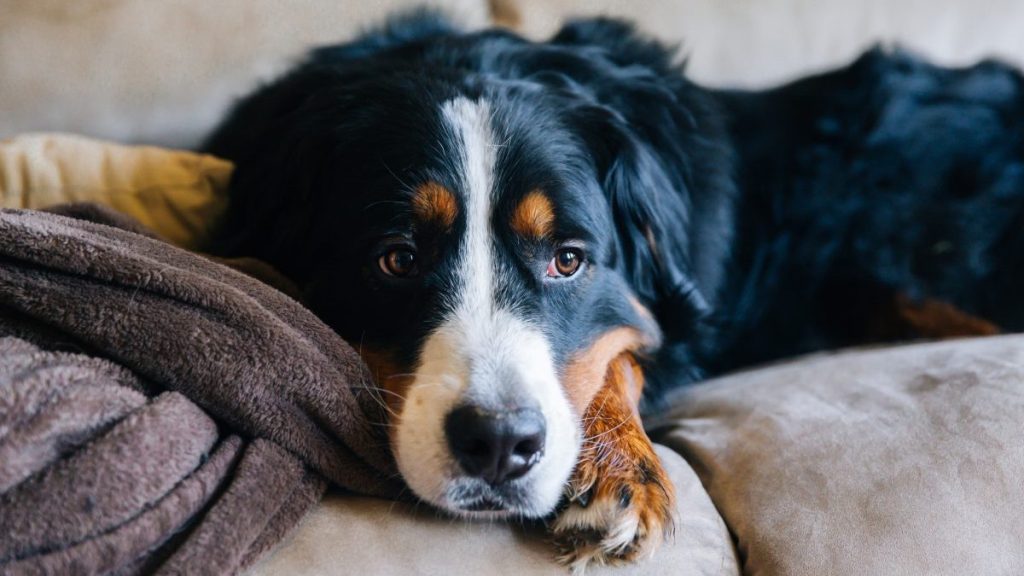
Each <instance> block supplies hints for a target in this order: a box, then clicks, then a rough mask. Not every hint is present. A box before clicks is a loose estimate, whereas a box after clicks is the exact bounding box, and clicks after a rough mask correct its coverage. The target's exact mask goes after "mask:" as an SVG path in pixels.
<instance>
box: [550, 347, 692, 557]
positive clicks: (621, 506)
mask: <svg viewBox="0 0 1024 576" xmlns="http://www.w3.org/2000/svg"><path fill="white" fill-rule="evenodd" d="M642 388H643V373H642V371H641V369H640V366H639V365H638V364H637V362H636V360H635V359H634V357H633V355H631V354H628V353H627V354H621V355H619V356H618V357H616V358H615V359H614V360H613V361H612V362H611V363H610V364H609V365H608V371H607V374H606V375H605V377H604V378H603V386H602V387H601V388H600V390H599V391H598V392H597V395H596V396H595V397H594V398H593V401H592V402H591V403H590V405H589V406H588V407H587V410H586V412H585V413H584V415H583V424H584V442H583V448H582V452H581V455H580V459H579V463H578V464H577V467H576V470H575V472H574V473H573V476H572V478H571V480H570V485H569V489H568V490H569V505H568V506H569V508H568V509H567V510H566V511H564V512H563V513H562V516H561V517H560V518H559V519H558V520H556V524H555V536H556V542H557V544H558V545H559V546H560V548H561V550H562V552H563V560H565V561H567V562H569V563H578V562H583V563H588V562H592V561H595V560H596V561H597V562H617V561H629V560H633V559H636V558H637V557H639V556H640V555H643V554H644V553H646V552H649V551H651V550H652V549H653V548H654V547H655V546H656V545H657V544H658V543H659V542H660V541H661V540H662V539H663V538H664V537H665V536H666V535H667V533H669V532H670V531H671V530H672V526H673V525H672V520H673V511H674V510H675V503H674V501H675V495H674V490H673V487H672V483H671V482H670V481H669V479H668V476H667V475H666V473H665V471H664V469H663V468H662V466H661V461H660V460H659V459H658V455H657V454H656V453H655V452H654V447H653V445H652V444H651V441H650V439H649V438H648V437H647V434H646V433H645V432H644V429H643V425H642V424H641V421H640V415H639V412H638V410H637V405H638V402H639V399H640V394H641V392H642ZM574 508H575V511H574ZM587 510H594V511H595V514H597V515H599V517H600V518H601V519H602V520H601V521H600V522H598V523H597V525H596V526H594V529H593V530H587V529H586V528H587V527H586V526H580V520H581V519H583V518H587V517H588V516H587V512H586V511H587ZM568 513H572V514H573V515H574V518H575V520H574V519H573V518H566V514H568ZM609 516H611V517H610V518H609ZM594 517H598V516H590V518H594ZM634 517H635V518H636V521H637V524H638V525H637V530H636V533H635V535H634V537H633V538H632V540H631V541H629V542H626V543H624V544H621V545H619V546H609V544H608V537H609V536H610V534H608V533H606V532H605V533H603V532H602V531H601V529H602V528H603V529H604V530H606V531H607V530H611V529H614V527H615V526H616V525H618V524H619V521H620V520H622V521H627V522H631V521H632V518H634Z"/></svg>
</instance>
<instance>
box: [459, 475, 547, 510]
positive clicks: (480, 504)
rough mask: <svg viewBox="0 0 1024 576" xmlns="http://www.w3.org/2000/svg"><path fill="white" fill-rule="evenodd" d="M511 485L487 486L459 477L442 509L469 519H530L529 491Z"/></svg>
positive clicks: (518, 485) (513, 484)
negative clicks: (527, 517)
mask: <svg viewBox="0 0 1024 576" xmlns="http://www.w3.org/2000/svg"><path fill="white" fill-rule="evenodd" d="M520 484H521V482H512V483H509V484H505V485H501V486H490V485H487V484H485V483H483V482H480V481H479V480H477V479H474V478H466V477H462V478H459V479H456V480H455V481H453V482H452V484H451V485H450V486H449V488H448V490H447V498H446V502H445V506H443V507H444V508H447V509H448V510H449V511H450V512H453V513H455V514H458V515H461V516H466V517H470V518H477V517H479V518H497V517H513V516H531V515H534V514H535V510H534V506H533V505H532V504H531V499H530V498H529V497H528V492H529V488H528V486H526V485H520Z"/></svg>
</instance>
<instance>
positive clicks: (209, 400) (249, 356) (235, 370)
mask: <svg viewBox="0 0 1024 576" xmlns="http://www.w3.org/2000/svg"><path fill="white" fill-rule="evenodd" d="M60 211H61V212H63V213H66V214H76V215H78V216H80V217H89V218H91V219H93V220H95V221H98V222H103V223H104V224H98V223H93V222H85V221H81V220H73V219H71V218H67V217H63V216H58V215H54V214H46V213H41V212H31V211H14V210H3V211H0V252H2V254H0V262H2V265H0V400H2V402H0V404H2V407H3V409H2V410H0V525H2V526H3V527H4V529H3V531H2V533H0V572H3V573H5V574H6V573H14V574H18V573H80V574H93V573H96V574H99V573H111V572H116V573H150V572H154V571H161V572H162V573H170V574H185V573H188V574H192V573H217V574H230V573H235V572H238V571H240V570H242V569H244V568H245V567H246V566H248V565H250V564H251V563H252V562H253V561H254V560H255V559H256V558H258V557H259V555H260V554H262V553H263V552H265V551H266V550H268V549H269V548H270V547H271V546H273V545H274V544H275V543H276V542H277V541H279V540H280V539H281V538H282V537H283V536H284V534H285V533H286V532H287V531H288V530H289V529H290V528H291V527H293V526H294V525H295V523H296V522H298V520H299V518H301V517H302V515H303V514H304V513H305V512H306V511H307V510H308V509H309V508H310V507H311V506H312V505H313V504H315V503H316V502H317V501H318V500H319V498H320V496H321V495H322V494H323V491H324V489H325V488H326V482H325V479H329V480H330V481H332V482H333V483H335V484H337V485H339V486H342V487H345V488H348V489H351V490H355V491H359V492H363V493H368V494H376V495H387V496H397V495H398V494H399V493H400V491H401V490H402V487H401V485H400V483H399V482H396V481H394V480H393V477H394V470H393V464H392V463H391V459H390V454H389V452H388V450H387V448H386V439H382V438H381V437H380V436H381V434H380V428H379V426H378V425H377V424H379V423H380V422H381V420H382V418H383V417H382V415H381V406H380V404H381V403H382V401H381V400H380V399H379V397H377V395H376V392H375V391H374V390H373V389H372V387H371V386H372V385H371V384H370V382H369V378H368V374H367V373H366V370H365V367H364V366H363V364H362V362H361V361H360V360H359V358H358V356H357V355H356V354H355V352H354V351H353V350H352V349H351V348H349V347H348V346H346V345H345V344H344V342H342V341H341V340H340V339H339V338H338V337H337V336H336V335H335V334H334V333H333V332H331V331H330V329H329V328H327V327H326V326H324V325H323V324H322V323H320V322H319V321H318V320H317V319H316V318H315V317H314V316H313V315H312V314H310V313H309V312H308V311H306V310H305V309H303V308H302V307H301V306H300V305H299V304H297V303H296V302H294V301H293V300H291V299H290V298H288V297H286V296H284V295H283V294H281V293H279V292H277V291H275V290H274V289H272V288H270V287H268V286H266V285H264V284H262V283H261V282H259V281H257V280H254V279H253V278H250V277H248V276H245V275H243V274H240V273H238V272H236V271H234V270H231V269H229V268H227V267H225V266H222V265H220V264H218V263H215V262H211V261H209V260H207V259H205V258H202V257H200V256H197V255H195V254H190V253H188V252H185V251H182V250H179V249H177V248H174V247H172V246H170V245H168V244H165V243H163V242H160V241H158V240H156V239H153V238H149V237H146V236H142V235H139V234H136V233H133V232H130V231H127V230H121V229H117V228H114V227H112V226H110V225H117V224H122V223H124V219H123V217H119V216H117V215H113V214H111V213H110V212H109V211H106V210H103V209H98V208H96V207H86V206H81V205H79V206H73V207H66V208H63V209H61V210H60ZM108 224H109V225H108ZM126 227H127V228H131V229H136V228H138V225H137V224H126Z"/></svg>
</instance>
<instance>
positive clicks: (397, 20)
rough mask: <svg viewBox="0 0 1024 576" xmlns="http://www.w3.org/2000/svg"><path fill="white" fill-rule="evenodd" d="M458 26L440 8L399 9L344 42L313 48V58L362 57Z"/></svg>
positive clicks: (341, 59)
mask: <svg viewBox="0 0 1024 576" xmlns="http://www.w3.org/2000/svg"><path fill="white" fill-rule="evenodd" d="M459 31H460V30H459V29H458V28H457V27H456V26H455V25H454V24H452V22H451V21H450V20H449V19H448V18H447V17H446V16H445V15H444V14H443V13H441V12H438V11H437V10H436V9H431V8H427V7H421V8H414V9H412V10H410V11H407V12H400V13H398V14H397V15H395V16H392V17H391V18H389V19H388V20H387V21H386V22H385V23H384V24H383V25H381V26H379V27H377V28H372V29H370V30H368V31H366V32H365V33H363V34H362V35H360V36H359V37H358V38H356V39H355V40H353V41H351V42H348V43H346V44H335V45H331V46H326V47H324V48H320V49H317V50H314V51H313V52H312V54H311V60H312V61H314V62H320V63H324V62H327V63H329V62H339V61H343V60H356V59H359V58H366V57H367V56H372V55H374V54H377V53H378V52H381V51H383V50H387V49H389V48H395V47H398V46H404V45H406V44H410V43H413V42H421V41H425V40H429V39H431V38H436V37H438V36H447V35H451V34H455V33H458V32H459Z"/></svg>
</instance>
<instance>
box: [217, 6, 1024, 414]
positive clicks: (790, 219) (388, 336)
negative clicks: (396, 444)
mask: <svg viewBox="0 0 1024 576" xmlns="http://www.w3.org/2000/svg"><path fill="white" fill-rule="evenodd" d="M456 95H466V96H468V97H471V98H476V97H480V96H484V97H486V98H487V99H488V100H489V101H490V102H492V103H494V106H495V108H496V109H495V111H494V112H495V116H496V118H498V119H499V120H500V122H499V124H500V126H501V128H500V131H501V132H502V133H501V134H499V139H500V140H502V141H503V142H504V143H505V146H504V147H503V148H502V150H501V152H500V156H499V182H500V183H501V186H502V187H503V190H502V200H501V201H502V202H503V204H502V205H501V206H505V209H508V207H510V206H512V205H514V200H515V198H518V197H520V196H521V195H522V194H523V193H525V192H526V191H528V190H530V189H531V188H532V187H536V186H543V187H544V189H545V190H546V191H549V192H550V193H551V194H552V195H553V196H554V197H555V199H556V202H557V204H558V206H559V207H560V208H562V210H563V211H565V210H568V211H570V213H571V214H572V215H573V218H572V219H571V221H567V222H566V221H562V220H560V221H559V224H558V225H559V227H560V228H559V235H560V236H564V237H573V236H581V237H585V238H586V239H587V240H588V242H589V243H590V244H591V245H592V246H593V250H592V253H591V254H588V258H592V259H593V261H594V264H595V268H599V270H598V271H596V272H594V273H593V274H592V275H591V276H589V277H588V280H587V282H579V283H576V284H574V285H572V286H569V285H566V287H565V288H564V289H560V290H558V291H554V292H552V291H541V290H540V288H539V287H538V285H537V282H536V278H533V277H532V276H531V272H530V271H529V268H530V266H529V265H528V264H526V265H522V261H523V260H522V258H520V257H519V256H517V255H516V254H512V253H511V252H515V251H517V250H518V249H512V248H510V249H509V250H510V253H508V254H504V256H505V257H506V258H507V261H508V262H510V263H519V264H509V265H510V266H512V267H513V268H515V267H516V266H520V267H521V268H522V269H518V268H517V269H516V273H517V274H518V278H519V281H518V283H516V284H515V285H514V286H511V285H510V287H507V293H506V294H504V297H505V298H507V299H508V300H509V301H510V303H512V304H514V305H516V306H518V307H521V308H524V309H526V310H528V312H529V313H530V314H533V315H535V316H536V317H537V318H543V319H544V320H545V322H546V323H547V329H548V330H549V334H550V335H551V338H552V339H553V340H554V341H555V342H556V346H555V348H556V353H557V354H560V355H563V356H565V355H569V354H571V352H572V351H573V350H575V349H577V348H579V347H580V346H582V345H583V344H584V343H586V342H588V341H590V340H592V339H593V337H594V336H595V335H596V334H599V333H600V332H602V331H604V330H607V329H608V328H610V327H613V326H616V325H637V326H640V325H642V324H643V319H642V318H638V317H637V316H636V314H635V312H634V311H633V310H632V309H631V308H630V307H629V306H628V303H627V300H626V299H625V296H628V295H629V294H634V295H636V296H637V297H638V298H639V299H640V301H641V302H643V303H644V304H645V305H646V306H647V307H649V308H650V309H651V310H652V311H653V312H654V315H655V317H656V318H657V321H658V324H659V325H660V330H661V332H662V333H663V336H664V339H663V345H662V346H661V348H660V350H659V351H658V352H657V354H656V356H655V357H654V358H652V359H651V360H650V362H649V365H648V366H647V368H648V373H649V377H650V379H651V381H652V384H653V385H652V386H649V390H652V391H654V393H655V394H657V393H658V392H659V391H660V390H662V389H663V388H664V387H665V386H666V385H668V384H678V383H684V382H689V381H693V380H694V379H697V378H700V377H703V376H705V375H707V374H709V373H717V372H721V371H725V370H731V369H734V368H737V367H740V366H745V365H748V364H750V363H753V362H762V361H766V360H771V359H775V358H780V357H784V356H788V355H793V354H797V353H801V352H807V351H812V350H819V349H823V348H832V347H837V346H845V345H850V344H857V343H861V342H863V341H864V340H865V339H866V338H867V337H868V336H866V333H865V330H864V328H863V326H862V324H863V318H864V317H865V315H868V314H870V312H871V310H872V309H873V307H875V306H877V305H879V303H880V302H881V301H882V300H883V299H884V298H886V297H887V296H888V295H889V294H890V293H894V292H901V293H906V294H909V295H910V296H911V297H934V298H939V299H942V300H947V301H949V302H951V303H953V304H955V305H957V306H959V307H961V308H963V309H964V310H966V311H968V312H971V313H975V314H977V315H980V316H983V317H986V318H989V319H991V320H992V321H994V322H995V323H997V324H999V325H1000V326H1002V327H1004V328H1006V329H1008V330H1018V329H1020V328H1022V327H1024V306H1022V305H1021V304H1019V297H1018V293H1019V292H1020V291H1021V289H1022V288H1024V282H1022V280H1024V272H1021V270H1022V269H1024V268H1022V265H1024V262H1022V259H1024V217H1022V215H1024V141H1022V140H1024V86H1022V81H1021V76H1020V75H1019V74H1018V73H1017V72H1016V71H1015V70H1012V69H1010V68H1009V67H1007V66H1004V65H1000V64H997V63H992V62H986V63H982V64H980V65H978V66H976V67H973V68H969V69H963V70H947V69H941V68H937V67H934V66H931V65H929V64H927V63H925V62H923V61H921V60H920V59H917V58H915V57H913V56H910V55H907V54H901V53H895V54H890V53H885V52H882V51H877V50H876V51H873V52H870V53H868V54H866V55H865V56H864V57H862V58H861V59H860V60H858V61H857V62H856V63H854V64H853V65H852V66H850V67H848V68H845V69H842V70H838V71H835V72H832V73H829V74H825V75H823V76H819V77H815V78H809V79H806V80H802V81H799V82H796V83H794V84H791V85H788V86H784V87H781V88H778V89H775V90H770V91H765V92H732V91H717V92H716V91H709V90H704V89H701V88H699V87H697V86H695V85H693V84H692V83H690V82H689V81H688V80H686V79H685V77H684V75H683V71H682V69H681V67H680V66H677V65H676V64H674V63H673V54H672V52H671V51H669V50H667V49H666V48H664V47H663V46H661V45H659V44H657V43H654V42H651V41H649V40H646V39H644V38H642V37H639V36H638V35H636V34H635V33H634V32H633V30H632V29H631V28H630V27H629V26H628V25H626V24H623V23H620V22H616V21H611V20H602V19H598V20H587V21H581V22H574V23H570V24H568V25H567V26H565V27H564V28H563V29H562V30H561V31H560V32H559V33H558V34H557V35H556V36H555V37H553V38H552V39H551V40H550V41H548V42H544V43H531V42H528V41H525V40H523V39H521V38H519V37H517V36H515V35H513V34H510V33H508V32H502V31H486V32H480V33H463V32H459V31H457V30H455V29H453V28H452V27H451V26H450V25H449V24H447V23H445V22H444V21H443V19H439V18H438V17H436V16H434V15H430V14H423V13H421V14H417V15H414V16H412V17H407V18H404V19H398V20H395V21H392V22H391V23H389V24H388V25H387V26H386V27H384V28H382V29H381V30H378V31H375V32H371V33H369V34H367V35H366V36H364V37H363V38H361V39H359V40H356V41H354V42H351V43H348V44H343V45H340V46H332V47H329V48H323V49H320V50H317V51H315V52H314V53H313V54H312V55H311V56H310V58H309V59H308V60H307V61H306V62H305V63H304V64H302V65H301V66H299V67H298V68H297V69H296V70H294V71H292V72H291V73H289V74H288V75H287V76H285V77H284V78H282V79H280V80H278V81H276V82H274V83H273V84H271V85H270V86H268V87H266V88H264V89H262V90H260V91H258V92H257V93H256V94H255V95H253V96H252V97H250V98H248V99H246V100H244V101H243V102H242V103H241V104H240V105H239V107H238V108H237V109H236V110H235V111H234V112H233V113H232V114H231V116H230V117H229V118H228V120H227V121H226V122H225V124H224V125H223V126H221V128H220V129H219V130H218V131H217V132H216V133H215V134H214V135H213V136H212V138H211V139H210V141H209V143H208V145H207V150H208V151H210V152H212V153H214V154H218V155H221V156H224V157H226V158H229V159H231V160H233V161H235V162H236V163H237V172H236V175H235V178H234V180H233V182H232V191H231V194H232V196H231V209H230V210H229V212H228V215H227V218H226V220H225V223H224V226H223V228H222V234H221V236H220V238H219V239H218V241H217V243H216V245H215V246H214V247H213V248H214V249H215V250H216V251H218V252H225V253H229V254H244V255H247V256H256V257H260V258H263V259H266V260H268V261H269V262H270V263H272V264H274V265H275V266H277V267H279V268H280V269H281V270H282V271H284V272H285V273H286V274H288V275H289V276H291V277H292V278H293V279H295V280H296V281H298V282H299V283H301V284H303V285H305V286H307V287H308V290H309V294H310V305H311V306H312V307H313V309H314V310H315V311H316V312H318V313H319V314H321V316H323V317H324V318H325V319H326V320H327V321H328V322H329V323H330V324H331V325H332V326H334V327H335V329H337V330H338V331H339V332H340V333H341V334H342V335H343V336H345V337H347V338H349V339H350V340H353V341H354V342H358V341H362V340H363V339H368V340H370V341H375V342H376V343H378V344H384V345H389V346H397V347H399V348H401V349H402V350H405V351H406V352H405V353H406V355H407V356H408V358H407V359H408V360H412V359H413V358H412V357H411V356H412V355H414V354H415V349H416V345H417V343H418V342H420V341H421V340H422V337H423V334H425V333H426V331H428V330H429V329H430V328H431V327H432V326H433V325H435V324H436V321H437V313H438V312H437V311H438V310H439V309H440V308H443V306H444V302H443V293H444V291H445V288H446V285H447V284H446V283H448V282H450V281H451V276H450V274H455V273H457V271H451V270H449V271H447V272H442V271H443V270H444V266H445V262H442V261H438V262H435V263H433V264H434V268H435V269H436V270H437V272H435V273H432V274H431V275H430V276H429V278H426V279H424V280H423V282H422V283H421V284H419V285H418V286H417V287H416V288H415V289H410V288H408V287H404V288H395V287H393V286H386V285H383V284H382V281H381V280H380V279H379V278H375V277H373V275H372V273H370V272H368V271H367V268H368V265H367V262H372V257H373V255H374V254H375V252H374V246H373V238H376V237H379V236H380V235H381V234H383V233H386V232H387V231H388V230H389V229H390V228H394V227H395V226H398V223H399V221H401V220H402V219H403V218H406V217H407V215H404V216H403V213H402V211H401V209H396V208H395V206H401V205H402V202H403V201H404V200H405V199H407V194H408V189H409V187H410V186H411V185H414V184H415V183H418V182H421V181H423V180H424V179H434V180H437V181H439V182H441V183H443V184H445V185H448V186H451V187H452V188H457V187H458V183H457V182H452V181H451V176H450V174H451V173H452V167H451V166H446V165H445V162H446V161H445V160H444V157H443V154H440V153H438V152H437V147H438V142H439V140H443V134H444V128H443V127H442V126H441V125H440V124H439V121H438V117H437V109H438V106H439V105H440V103H441V102H443V101H445V100H449V99H451V98H452V97H454V96H456ZM506 197H507V198H506ZM499 209H501V208H500V207H499ZM396 210H397V212H396ZM507 240H508V242H506V243H504V244H503V246H515V244H514V241H513V240H512V239H507ZM446 241H447V240H445V239H444V238H435V239H427V240H424V242H426V243H429V244H431V245H432V246H434V250H435V251H436V252H439V253H441V252H443V251H444V247H445V246H446V244H445V242H446ZM545 249H547V247H533V248H530V247H525V248H523V252H524V253H531V252H530V251H531V250H534V251H537V252H539V253H541V254H542V255H543V254H546V253H545V252H544V250H545ZM367 254H369V255H370V256H371V258H370V259H368V258H367ZM446 274H448V275H447V276H446Z"/></svg>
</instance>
